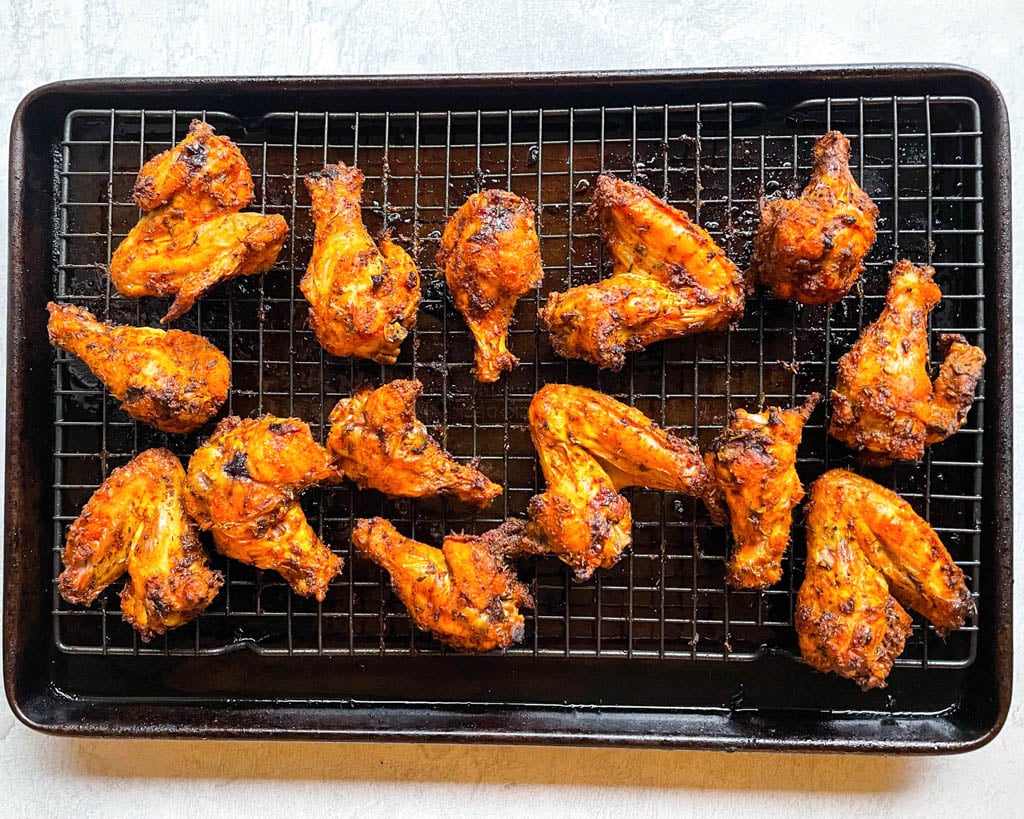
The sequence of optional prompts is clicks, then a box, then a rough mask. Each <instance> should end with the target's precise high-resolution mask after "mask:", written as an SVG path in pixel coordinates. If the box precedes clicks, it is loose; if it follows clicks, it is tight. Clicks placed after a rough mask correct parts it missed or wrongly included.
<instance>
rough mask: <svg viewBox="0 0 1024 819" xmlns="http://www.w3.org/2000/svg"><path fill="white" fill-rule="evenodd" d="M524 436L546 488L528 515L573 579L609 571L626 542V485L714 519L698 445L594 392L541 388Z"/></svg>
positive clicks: (710, 483) (711, 486) (711, 484)
mask: <svg viewBox="0 0 1024 819" xmlns="http://www.w3.org/2000/svg"><path fill="white" fill-rule="evenodd" d="M529 417H530V435H531V437H532V438H533V445H534V447H535V448H536V450H537V454H538V456H539V457H540V464H541V468H542V470H543V471H544V480H545V481H546V482H547V488H546V489H545V491H544V493H543V494H542V495H536V496H535V497H534V498H533V499H532V500H531V501H530V508H529V513H530V516H531V518H532V519H533V520H534V522H535V523H536V525H537V526H539V527H540V529H541V531H543V533H544V537H545V538H546V540H547V543H548V544H549V546H550V549H551V551H553V552H554V553H555V554H556V555H557V556H558V557H559V558H560V559H561V560H563V561H564V562H565V563H567V564H568V565H569V566H570V567H571V568H572V570H573V571H574V572H575V574H576V578H577V579H578V580H585V579H587V578H588V577H590V575H591V574H593V572H594V570H595V569H598V568H610V567H611V566H614V565H615V564H616V563H617V562H618V560H619V557H620V556H621V555H622V552H623V551H624V550H625V549H626V548H627V547H628V546H629V545H630V544H631V543H632V525H633V520H632V512H631V510H630V507H629V502H628V501H627V500H626V499H625V498H624V497H623V496H622V495H620V494H619V490H621V489H624V488H625V487H627V486H643V487H647V488H649V489H664V490H668V491H672V492H685V493H687V494H690V495H694V496H696V497H699V498H702V499H703V500H704V502H705V503H706V504H708V508H709V510H710V511H711V512H712V514H713V515H714V516H720V511H721V510H720V508H719V506H718V499H717V494H716V492H717V490H716V487H715V481H714V478H713V477H712V476H711V473H710V472H709V471H708V469H707V467H706V466H705V464H704V461H703V460H702V458H701V456H700V452H699V451H698V450H697V447H696V446H695V445H694V444H693V443H691V442H690V441H686V440H683V439H681V438H677V437H676V436H675V435H672V434H671V433H670V432H666V431H665V430H663V429H661V428H660V427H659V426H658V425H657V424H655V423H654V422H653V421H652V420H651V419H650V418H648V417H647V416H646V415H644V414H643V413H642V412H640V411H639V410H637V409H635V408H633V407H629V406H627V405H626V404H622V403H620V402H619V401H616V400H615V399H614V398H610V397H609V396H607V395H604V394H602V393H599V392H595V391H594V390H589V389H586V388H584V387H573V386H569V385H565V384H548V385H547V386H545V387H543V388H541V390H540V391H539V392H538V393H537V394H536V395H535V396H534V397H533V401H532V402H531V403H530V412H529Z"/></svg>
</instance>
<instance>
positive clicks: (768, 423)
mask: <svg viewBox="0 0 1024 819" xmlns="http://www.w3.org/2000/svg"><path fill="white" fill-rule="evenodd" d="M820 399H821V395H820V394H819V393H814V394H813V395H811V396H810V397H809V398H808V399H807V400H806V401H805V402H804V404H803V406H801V407H794V408H793V409H787V410H784V409H780V408H779V407H769V408H768V409H767V410H765V411H764V412H758V413H753V412H747V411H746V410H743V409H738V410H736V411H735V412H734V413H733V415H732V418H731V419H730V421H729V425H728V426H727V427H726V428H725V429H724V430H722V434H721V435H720V436H719V437H718V439H717V440H716V441H715V442H714V444H712V446H711V451H710V452H708V453H707V455H705V460H706V461H707V464H708V468H709V469H710V470H711V473H712V474H713V475H714V476H715V479H716V480H717V482H718V486H719V487H720V488H721V490H722V494H723V495H724V497H725V501H726V504H727V505H728V507H729V515H730V519H731V522H732V536H733V540H734V541H735V545H734V547H733V552H732V557H731V559H730V560H729V565H728V570H727V574H726V577H727V579H728V581H729V583H730V585H732V586H734V587H735V588H740V589H765V588H768V587H769V586H773V585H774V584H776V583H778V582H779V580H780V579H781V577H782V556H783V555H784V554H785V552H786V547H787V546H789V530H790V528H791V526H792V523H793V509H794V508H796V506H797V505H799V503H800V501H801V500H802V499H803V496H804V488H803V486H801V485H800V478H799V476H798V475H797V473H796V451H797V447H799V446H800V438H801V436H802V434H803V428H804V424H806V423H807V419H808V418H809V417H810V415H811V413H812V412H813V411H814V408H815V406H817V404H818V401H819V400H820Z"/></svg>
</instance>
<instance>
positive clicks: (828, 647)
mask: <svg viewBox="0 0 1024 819" xmlns="http://www.w3.org/2000/svg"><path fill="white" fill-rule="evenodd" d="M831 474H832V473H827V474H826V475H825V476H823V477H822V478H821V479H819V480H818V481H816V482H815V483H814V484H813V485H812V487H811V500H810V503H809V504H808V506H807V563H806V569H805V574H804V581H803V583H802V584H801V586H800V591H799V592H798V593H797V598H796V609H795V613H794V625H795V627H796V633H797V639H798V641H799V644H800V653H801V654H802V655H803V658H804V660H805V661H806V662H807V664H808V665H810V666H811V667H812V668H815V669H817V670H818V671H822V672H825V673H828V672H830V671H832V672H835V673H836V674H838V675H839V676H840V677H845V678H846V679H850V680H853V681H854V682H856V683H857V684H858V685H859V686H860V687H861V688H862V689H863V690H865V691H867V690H868V689H871V688H884V687H885V685H886V678H887V677H888V676H889V672H890V671H891V670H892V665H893V662H894V661H895V659H896V658H897V657H898V656H899V655H900V654H902V653H903V646H904V644H905V643H906V640H907V637H908V636H910V624H911V620H910V615H909V614H907V612H906V611H905V610H904V609H903V607H902V606H901V605H900V604H899V603H898V602H897V601H896V598H895V597H893V595H892V594H891V593H890V591H889V584H888V582H887V581H886V579H885V577H884V576H883V575H882V573H881V572H879V571H878V570H877V569H875V568H874V567H873V566H872V565H871V563H870V562H869V561H868V559H867V557H866V556H865V555H864V552H863V551H862V550H861V548H860V543H859V538H858V536H857V533H856V531H855V527H854V522H853V519H852V518H851V517H850V516H849V513H848V510H847V508H846V507H845V504H844V503H843V500H842V498H841V497H839V496H837V493H836V491H835V487H834V485H833V484H832V483H831V481H830V480H827V478H828V475H831ZM854 514H855V513H854Z"/></svg>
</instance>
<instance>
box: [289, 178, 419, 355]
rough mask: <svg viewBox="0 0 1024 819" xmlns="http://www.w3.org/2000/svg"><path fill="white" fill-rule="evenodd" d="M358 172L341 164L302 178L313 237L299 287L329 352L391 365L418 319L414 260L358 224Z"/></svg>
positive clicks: (360, 218)
mask: <svg viewBox="0 0 1024 819" xmlns="http://www.w3.org/2000/svg"><path fill="white" fill-rule="evenodd" d="M363 178H364V177H363V173H362V171H360V170H359V169H358V168H349V167H346V166H345V165H344V164H342V163H341V162H339V163H338V164H337V165H328V166H327V167H326V168H324V169H323V170H322V171H319V172H318V173H312V174H309V175H308V176H307V177H306V180H305V182H306V189H307V190H308V191H309V195H310V198H311V199H312V202H313V223H314V225H315V226H316V235H315V240H314V243H313V256H312V258H311V259H310V261H309V267H307V268H306V275H305V276H303V277H302V281H301V282H300V284H299V288H300V289H301V290H302V294H303V295H304V296H305V297H306V300H307V301H308V302H309V305H310V311H309V325H310V327H312V329H313V332H314V333H316V337H317V339H318V340H319V341H320V344H321V345H322V346H323V348H324V349H325V350H327V352H329V353H331V355H336V356H341V357H345V356H355V357H357V358H368V359H370V360H371V361H376V362H378V363H380V364H394V363H395V361H396V359H397V358H398V351H399V348H400V347H401V345H402V341H404V340H405V337H406V336H407V335H409V330H410V329H411V328H412V327H413V326H414V325H415V324H416V311H417V309H419V304H420V277H419V273H418V272H417V270H416V265H415V264H414V263H413V260H412V258H411V257H410V256H409V254H408V253H406V252H405V251H404V250H402V248H400V247H399V246H398V245H396V244H395V243H394V242H392V241H391V239H390V237H388V236H385V237H384V238H383V239H382V240H381V243H380V248H378V247H377V245H376V244H375V243H374V241H373V239H371V238H370V234H369V233H368V232H367V230H366V226H365V225H364V224H363V215H362V210H361V209H360V206H359V203H360V200H361V198H362V195H363Z"/></svg>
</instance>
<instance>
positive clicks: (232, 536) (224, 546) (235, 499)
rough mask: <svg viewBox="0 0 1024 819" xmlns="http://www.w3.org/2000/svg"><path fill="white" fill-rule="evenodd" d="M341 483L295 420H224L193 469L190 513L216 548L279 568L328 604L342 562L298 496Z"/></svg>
mask: <svg viewBox="0 0 1024 819" xmlns="http://www.w3.org/2000/svg"><path fill="white" fill-rule="evenodd" d="M339 479H340V476H339V475H338V472H337V470H336V469H335V468H334V467H333V466H332V465H331V463H330V459H329V458H328V456H327V451H326V450H325V449H324V448H323V447H322V446H320V445H319V444H318V443H317V442H316V441H315V440H313V436H312V434H311V433H310V431H309V427H308V426H306V424H305V423H303V422H302V421H300V420H298V419H297V418H275V417H273V416H271V415H264V416H262V417H260V418H254V419H252V418H251V419H246V420H244V421H243V420H242V419H241V418H238V417H237V416H231V417H229V418H225V419H224V420H223V421H221V422H220V423H219V424H218V425H217V429H216V430H215V431H214V433H213V435H212V436H211V438H210V440H209V441H207V442H206V443H205V444H203V445H202V446H200V447H199V448H198V449H197V450H196V451H195V453H194V454H193V455H192V459H191V460H190V461H189V464H188V495H187V497H186V502H187V504H188V510H189V512H190V513H191V514H192V516H193V517H194V518H195V519H196V521H197V522H198V524H199V526H200V528H202V529H203V530H205V531H212V532H213V542H214V545H215V546H216V547H217V551H219V552H220V553H221V554H223V555H226V556H227V557H230V558H234V559H235V560H239V561H241V562H242V563H248V564H249V565H252V566H256V567H257V568H260V569H273V570H274V571H276V572H278V573H279V574H280V575H281V576H282V577H283V578H284V579H285V580H286V581H287V582H288V585H289V586H291V587H292V590H293V591H294V592H295V593H296V594H300V595H303V596H304V597H315V598H316V599H317V600H321V601H322V600H323V599H324V597H325V596H326V594H327V584H328V583H329V582H330V581H331V579H332V578H333V577H335V575H337V574H338V573H339V572H340V571H341V566H342V561H341V558H339V557H338V556H337V555H335V554H334V553H333V552H332V551H331V550H330V549H328V548H327V547H326V546H325V545H324V544H323V541H321V540H320V538H319V537H317V535H316V532H314V531H313V528H312V527H311V526H310V525H309V522H308V521H307V520H306V515H305V513H303V511H302V507H301V506H300V505H299V500H298V498H299V494H300V493H301V492H302V491H303V490H305V489H308V488H309V487H311V486H313V485H314V484H317V483H321V482H336V481H338V480H339Z"/></svg>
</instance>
